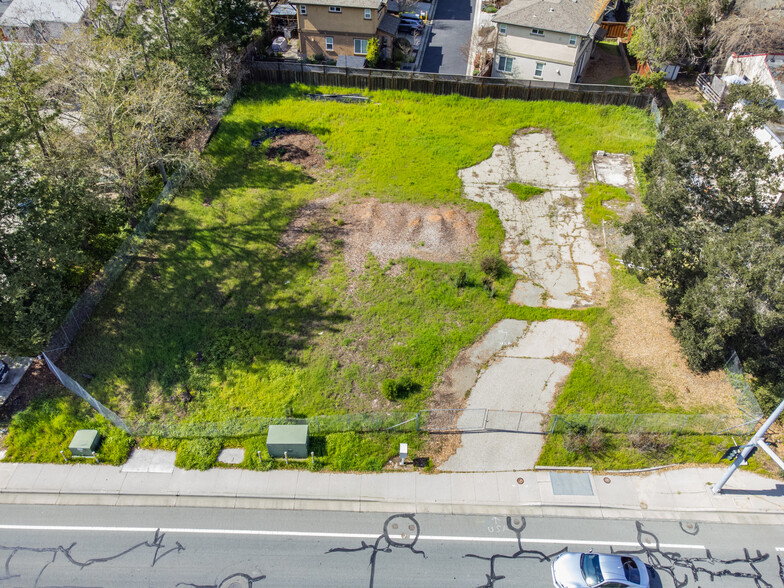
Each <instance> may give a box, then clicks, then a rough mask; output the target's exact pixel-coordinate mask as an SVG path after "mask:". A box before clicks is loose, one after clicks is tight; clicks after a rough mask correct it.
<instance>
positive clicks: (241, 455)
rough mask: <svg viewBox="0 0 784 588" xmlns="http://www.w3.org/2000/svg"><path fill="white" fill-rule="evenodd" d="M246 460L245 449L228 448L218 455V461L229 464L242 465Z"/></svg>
mask: <svg viewBox="0 0 784 588" xmlns="http://www.w3.org/2000/svg"><path fill="white" fill-rule="evenodd" d="M244 460H245V449H242V448H233V447H227V448H226V449H223V450H221V452H220V453H219V454H218V461H219V462H221V463H228V464H234V465H236V464H240V463H242V462H243V461H244Z"/></svg>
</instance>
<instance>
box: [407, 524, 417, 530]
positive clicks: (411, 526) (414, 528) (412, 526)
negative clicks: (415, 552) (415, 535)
mask: <svg viewBox="0 0 784 588" xmlns="http://www.w3.org/2000/svg"><path fill="white" fill-rule="evenodd" d="M408 530H409V531H416V527H415V526H414V525H409V526H408Z"/></svg>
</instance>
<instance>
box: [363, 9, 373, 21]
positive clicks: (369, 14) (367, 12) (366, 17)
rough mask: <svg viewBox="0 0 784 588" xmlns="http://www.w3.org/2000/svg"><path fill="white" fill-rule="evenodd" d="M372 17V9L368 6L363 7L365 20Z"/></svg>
mask: <svg viewBox="0 0 784 588" xmlns="http://www.w3.org/2000/svg"><path fill="white" fill-rule="evenodd" d="M371 18H373V11H372V10H371V9H370V8H365V20H370V19H371Z"/></svg>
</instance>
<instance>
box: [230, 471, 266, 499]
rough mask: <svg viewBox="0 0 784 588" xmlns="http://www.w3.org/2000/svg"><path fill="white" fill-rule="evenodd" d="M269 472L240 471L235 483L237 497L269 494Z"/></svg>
mask: <svg viewBox="0 0 784 588" xmlns="http://www.w3.org/2000/svg"><path fill="white" fill-rule="evenodd" d="M269 474H270V472H252V471H248V470H242V471H241V474H240V479H239V481H238V482H237V496H238V497H239V496H245V497H252V496H267V495H268V494H269V492H268V489H269V479H270V476H269Z"/></svg>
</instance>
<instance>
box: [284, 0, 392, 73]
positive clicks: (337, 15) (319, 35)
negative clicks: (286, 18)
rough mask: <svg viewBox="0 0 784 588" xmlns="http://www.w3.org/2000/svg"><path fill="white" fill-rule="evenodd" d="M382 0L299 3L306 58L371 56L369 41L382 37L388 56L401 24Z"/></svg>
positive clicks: (298, 16) (389, 56)
mask: <svg viewBox="0 0 784 588" xmlns="http://www.w3.org/2000/svg"><path fill="white" fill-rule="evenodd" d="M386 8H387V7H386V2H382V1H380V0H305V1H304V2H299V3H298V4H297V28H298V29H299V38H300V51H301V53H302V57H314V56H316V55H323V56H324V57H326V58H327V59H337V58H338V56H340V55H349V56H358V57H363V56H365V55H367V47H368V41H369V40H370V39H372V38H373V37H378V39H379V42H380V44H381V50H382V54H383V55H384V57H386V58H387V59H389V58H391V57H392V46H393V43H394V40H395V36H396V35H397V28H398V25H399V24H400V20H399V19H398V17H396V16H394V15H392V14H389V13H387V10H386Z"/></svg>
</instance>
